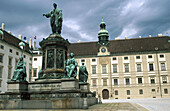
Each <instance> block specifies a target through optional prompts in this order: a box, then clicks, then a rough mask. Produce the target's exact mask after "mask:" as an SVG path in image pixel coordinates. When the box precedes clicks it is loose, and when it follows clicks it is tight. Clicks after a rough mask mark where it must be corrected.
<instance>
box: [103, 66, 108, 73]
mask: <svg viewBox="0 0 170 111" xmlns="http://www.w3.org/2000/svg"><path fill="white" fill-rule="evenodd" d="M102 73H103V74H106V73H107V70H106V65H102Z"/></svg>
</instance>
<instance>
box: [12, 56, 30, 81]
mask: <svg viewBox="0 0 170 111" xmlns="http://www.w3.org/2000/svg"><path fill="white" fill-rule="evenodd" d="M26 77H27V74H26V63H25V62H24V61H23V57H22V56H20V57H19V62H18V64H17V66H16V69H15V71H14V75H13V77H12V79H11V81H26Z"/></svg>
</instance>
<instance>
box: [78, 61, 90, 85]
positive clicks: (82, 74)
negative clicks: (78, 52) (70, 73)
mask: <svg viewBox="0 0 170 111" xmlns="http://www.w3.org/2000/svg"><path fill="white" fill-rule="evenodd" d="M87 79H88V72H87V69H86V66H84V63H82V66H80V68H79V82H84V83H86V82H87Z"/></svg>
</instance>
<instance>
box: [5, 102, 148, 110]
mask: <svg viewBox="0 0 170 111" xmlns="http://www.w3.org/2000/svg"><path fill="white" fill-rule="evenodd" d="M3 111H9V110H3ZM10 111H11V110H10ZM12 111H148V110H146V109H145V108H143V107H141V106H140V105H137V104H134V103H103V104H96V105H93V106H91V107H89V109H87V110H81V109H71V110H69V109H67V110H66V109H65V110H64V109H63V110H57V109H55V110H49V109H41V110H35V109H33V110H31V109H29V110H23V109H22V110H12Z"/></svg>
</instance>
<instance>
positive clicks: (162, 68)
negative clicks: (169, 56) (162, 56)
mask: <svg viewBox="0 0 170 111" xmlns="http://www.w3.org/2000/svg"><path fill="white" fill-rule="evenodd" d="M161 71H166V68H165V63H161Z"/></svg>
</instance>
